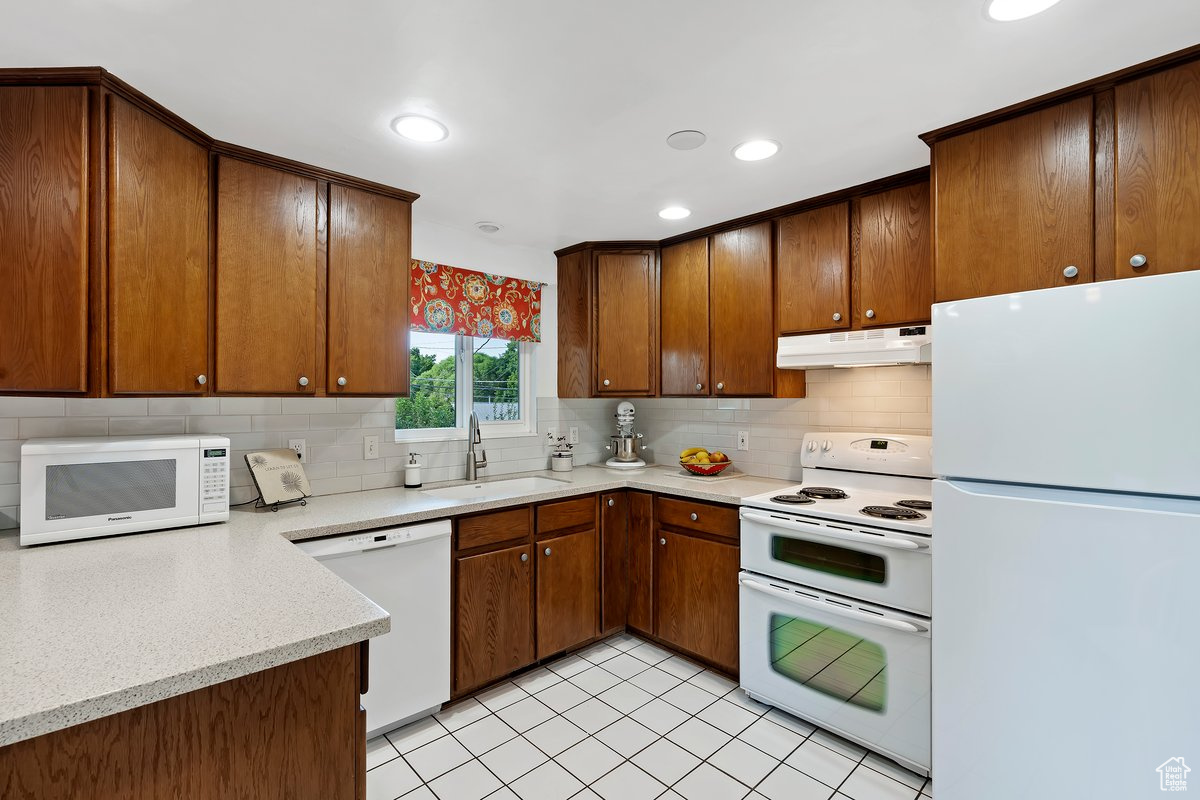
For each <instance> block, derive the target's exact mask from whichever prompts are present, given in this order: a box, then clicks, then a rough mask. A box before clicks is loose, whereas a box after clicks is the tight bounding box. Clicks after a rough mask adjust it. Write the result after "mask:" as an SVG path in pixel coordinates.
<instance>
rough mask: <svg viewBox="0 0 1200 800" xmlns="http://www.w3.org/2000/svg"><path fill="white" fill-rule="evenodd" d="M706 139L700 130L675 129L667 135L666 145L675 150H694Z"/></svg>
mask: <svg viewBox="0 0 1200 800" xmlns="http://www.w3.org/2000/svg"><path fill="white" fill-rule="evenodd" d="M706 141H708V137H707V136H705V135H704V134H703V133H701V132H700V131H675V132H674V133H672V134H671V135H670V136H668V137H667V146H668V147H673V148H675V149H676V150H695V149H696V148H697V147H699V146H700V145H702V144H704V143H705V142H706Z"/></svg>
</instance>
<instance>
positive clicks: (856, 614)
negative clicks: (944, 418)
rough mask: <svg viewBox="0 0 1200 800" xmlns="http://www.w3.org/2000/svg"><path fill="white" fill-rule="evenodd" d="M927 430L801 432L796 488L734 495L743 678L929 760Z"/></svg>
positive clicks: (925, 768)
mask: <svg viewBox="0 0 1200 800" xmlns="http://www.w3.org/2000/svg"><path fill="white" fill-rule="evenodd" d="M931 461H932V457H931V439H930V437H928V436H902V435H886V434H870V433H862V434H857V433H832V432H831V433H810V434H807V435H806V436H805V437H804V442H803V451H802V461H801V463H802V465H803V467H804V476H803V477H804V483H803V484H802V485H800V486H796V487H792V488H791V489H788V490H785V491H783V492H778V491H776V492H769V493H766V494H761V495H755V496H754V497H749V498H746V499H745V500H743V501H742V509H741V545H742V547H741V552H742V557H741V558H742V563H741V573H740V576H739V583H740V588H739V604H740V612H739V613H740V629H741V648H740V656H741V683H742V687H743V688H744V689H745V690H746V691H747V692H748V693H749V694H750V696H751V697H753V698H755V699H757V700H761V701H762V702H765V703H769V704H771V705H774V706H778V707H780V708H783V709H785V710H787V711H789V712H791V713H793V714H795V715H796V716H799V717H802V718H804V719H807V720H809V721H810V722H812V723H813V724H815V725H819V726H820V727H822V728H825V729H827V730H830V731H833V732H835V733H838V734H841V735H842V736H845V737H846V738H848V739H851V740H854V741H856V742H859V743H860V744H862V745H863V746H865V747H868V748H870V749H872V750H874V751H876V752H879V753H881V754H883V755H886V756H888V757H890V758H893V759H895V760H896V761H898V762H900V763H902V764H904V765H905V766H907V767H910V768H912V769H915V770H917V771H919V772H922V773H925V774H928V773H929V765H930V749H931V745H930V741H931V736H930V733H931V724H930V652H931V651H930V637H931V634H932V629H933V624H932V620H931V611H932V591H931V587H932V582H931V574H932V557H931V556H932V548H933V536H932V532H933V507H932V502H931V500H930V496H931V490H932V483H933V481H932V479H933V467H932V463H931Z"/></svg>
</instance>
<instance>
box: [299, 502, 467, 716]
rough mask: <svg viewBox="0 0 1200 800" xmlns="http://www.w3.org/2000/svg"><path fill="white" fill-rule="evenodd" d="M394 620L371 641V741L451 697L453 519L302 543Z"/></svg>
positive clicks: (366, 705)
mask: <svg viewBox="0 0 1200 800" xmlns="http://www.w3.org/2000/svg"><path fill="white" fill-rule="evenodd" d="M297 545H298V546H299V547H300V549H301V550H303V551H304V552H305V553H308V554H309V555H310V556H312V557H313V558H315V559H317V560H318V561H320V562H321V563H322V564H324V565H325V566H326V567H328V568H329V569H331V570H333V572H334V573H336V574H337V575H338V577H340V578H342V579H343V580H344V581H346V583H349V584H350V585H351V586H353V587H354V588H355V589H357V590H358V591H360V592H362V593H363V594H364V595H366V596H367V597H368V598H370V599H371V601H373V602H374V603H375V604H376V605H378V606H380V607H381V608H382V609H383V610H384V611H386V612H388V613H389V614H391V616H392V629H391V631H389V632H388V633H386V634H384V635H383V636H377V637H375V638H374V639H372V640H371V651H370V659H371V663H370V668H369V669H370V671H369V675H368V679H369V681H370V685H369V686H368V691H367V693H366V694H365V695H363V698H362V704H363V707H364V708H366V710H367V736H368V737H373V736H377V735H379V734H380V733H383V732H385V731H390V730H392V729H393V728H395V727H397V726H399V725H400V724H402V723H404V722H407V721H408V720H411V719H416V718H417V717H421V716H424V715H425V714H427V713H429V712H430V711H436V710H437V708H438V706H440V705H441V704H442V703H444V702H446V701H447V700H449V699H450V522H449V520H440V521H438V522H427V523H423V524H420V525H409V526H407V527H403V528H385V529H383V530H377V531H367V532H365V533H354V534H350V535H348V536H337V537H334V538H332V539H319V540H316V541H311V542H297Z"/></svg>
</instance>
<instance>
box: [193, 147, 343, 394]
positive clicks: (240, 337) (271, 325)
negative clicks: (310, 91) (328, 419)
mask: <svg viewBox="0 0 1200 800" xmlns="http://www.w3.org/2000/svg"><path fill="white" fill-rule="evenodd" d="M217 187H218V188H217V319H216V343H217V362H216V373H217V374H216V379H217V384H216V388H217V390H218V391H221V392H226V393H237V394H312V393H313V392H314V391H315V390H316V388H317V373H316V369H317V331H318V330H319V326H318V319H317V315H318V313H320V311H321V310H322V309H323V304H322V305H321V306H318V298H317V282H318V277H319V276H318V260H317V234H318V230H317V228H318V199H317V182H316V181H315V180H312V179H311V178H304V177H301V176H299V175H293V174H291V173H288V172H283V171H281V170H277V169H272V168H270V167H263V166H259V165H257V164H250V163H248V162H245V161H239V160H238V159H233V158H222V159H221V160H220V162H219V164H218V166H217Z"/></svg>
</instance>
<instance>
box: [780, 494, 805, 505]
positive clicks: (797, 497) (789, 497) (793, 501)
mask: <svg viewBox="0 0 1200 800" xmlns="http://www.w3.org/2000/svg"><path fill="white" fill-rule="evenodd" d="M771 502H772V503H787V504H788V505H793V506H803V505H808V504H809V503H815V502H816V500H813V499H812V498H811V497H807V496H805V495H802V494H777V495H775V496H774V497H772V498H771Z"/></svg>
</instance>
